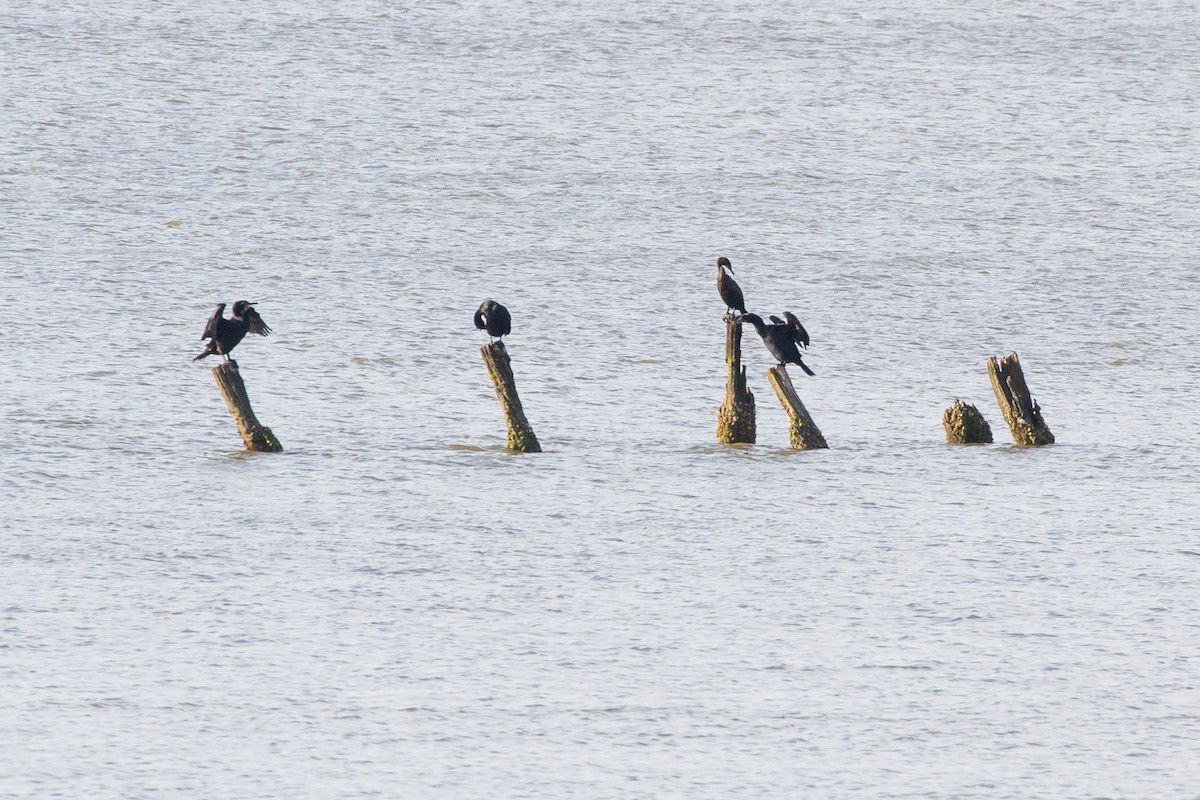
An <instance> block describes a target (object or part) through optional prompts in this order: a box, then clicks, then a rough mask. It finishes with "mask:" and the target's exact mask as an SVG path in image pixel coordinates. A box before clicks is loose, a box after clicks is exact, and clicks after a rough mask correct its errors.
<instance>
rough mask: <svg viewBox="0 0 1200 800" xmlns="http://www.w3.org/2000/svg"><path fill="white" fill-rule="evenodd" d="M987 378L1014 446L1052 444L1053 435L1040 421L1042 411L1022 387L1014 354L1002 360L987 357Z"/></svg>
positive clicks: (1023, 379)
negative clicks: (1010, 433) (989, 380)
mask: <svg viewBox="0 0 1200 800" xmlns="http://www.w3.org/2000/svg"><path fill="white" fill-rule="evenodd" d="M987 366H988V376H989V377H991V379H992V391H993V392H995V393H996V402H997V403H998V404H999V405H1000V411H1001V412H1002V413H1003V414H1004V421H1005V422H1007V423H1008V428H1009V430H1011V431H1012V437H1013V441H1014V442H1015V443H1016V444H1017V446H1018V447H1038V446H1040V445H1044V444H1054V434H1053V433H1051V432H1050V429H1049V428H1048V427H1046V421H1045V420H1043V419H1042V409H1041V407H1040V406H1038V404H1037V402H1036V401H1035V400H1033V398H1032V397H1030V396H1029V387H1028V386H1027V385H1026V384H1025V373H1024V372H1023V371H1022V370H1021V362H1020V361H1018V360H1017V354H1016V353H1009V354H1008V355H1007V356H1005V357H1004V358H1000V359H997V358H994V357H992V358H989V359H988V362H987Z"/></svg>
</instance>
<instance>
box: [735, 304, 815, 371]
mask: <svg viewBox="0 0 1200 800" xmlns="http://www.w3.org/2000/svg"><path fill="white" fill-rule="evenodd" d="M742 319H744V320H746V321H748V322H749V323H750V324H751V325H753V326H754V330H756V331H758V335H759V336H760V337H762V340H763V344H765V345H766V346H767V349H768V350H770V351H771V355H773V356H775V360H776V361H778V362H779V363H780V364H796V365H798V366H799V367H800V369H802V370H804V373H805V374H806V375H816V374H817V373H815V372H813V371H812V370H811V369H809V368H808V365H807V364H805V363H804V360H803V359H801V358H800V348H798V347H796V339H795V334H794V331H793V330H792V328H791V326H790V325H787V324H781V325H768V324H766V323H765V322H763V319H762V317H760V316H759V315H758V314H746V315H745V316H743V317H742Z"/></svg>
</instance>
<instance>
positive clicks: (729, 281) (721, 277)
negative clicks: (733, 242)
mask: <svg viewBox="0 0 1200 800" xmlns="http://www.w3.org/2000/svg"><path fill="white" fill-rule="evenodd" d="M725 270H729V272H728V274H727V273H726V272H725ZM732 275H733V265H732V264H730V263H729V259H728V258H726V257H725V256H721V257H720V258H718V259H717V294H719V295H721V300H723V301H724V302H725V307H726V308H727V309H729V311H727V312H725V313H726V316H729V314H730V313H731V312H733V311H738V312H740V313H741V314H743V315H745V313H746V300H745V298H743V297H742V287H740V286H738V285H737V281H735V280H734V279H733V278H732V277H731V276H732Z"/></svg>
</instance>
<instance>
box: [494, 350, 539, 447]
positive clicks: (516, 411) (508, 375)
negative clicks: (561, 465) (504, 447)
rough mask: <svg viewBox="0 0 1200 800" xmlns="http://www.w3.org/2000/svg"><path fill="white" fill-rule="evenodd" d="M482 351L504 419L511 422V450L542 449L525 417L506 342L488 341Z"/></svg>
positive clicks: (509, 429) (509, 438) (509, 425)
mask: <svg viewBox="0 0 1200 800" xmlns="http://www.w3.org/2000/svg"><path fill="white" fill-rule="evenodd" d="M480 351H481V352H482V353H483V363H484V365H486V366H487V371H488V375H490V376H491V378H492V385H494V386H495V387H496V397H497V398H498V399H499V400H500V410H501V411H503V412H504V420H505V421H506V422H507V423H508V449H509V450H516V451H517V452H518V453H540V452H542V446H541V445H540V444H538V440H537V436H536V435H534V433H533V428H532V427H530V425H529V420H527V419H525V410H524V409H523V408H521V398H520V397H518V396H517V383H516V380H515V379H514V378H513V371H512V362H511V360H510V359H509V357H508V349H507V348H506V347H505V346H504V342H503V341H497V342H492V343H491V344H485V345H484V346H483V347H482V348H480Z"/></svg>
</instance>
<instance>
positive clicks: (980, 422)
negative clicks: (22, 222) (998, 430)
mask: <svg viewBox="0 0 1200 800" xmlns="http://www.w3.org/2000/svg"><path fill="white" fill-rule="evenodd" d="M942 427H943V428H945V429H946V443H947V444H991V443H992V427H991V426H990V425H988V423H987V420H986V419H984V418H983V414H980V413H979V409H978V408H976V407H975V406H973V405H971V404H970V403H964V402H963V401H962V400H959V399H957V398H955V400H954V405H952V406H950V407H949V408H947V409H946V411H945V412H944V413H943V414H942Z"/></svg>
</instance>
